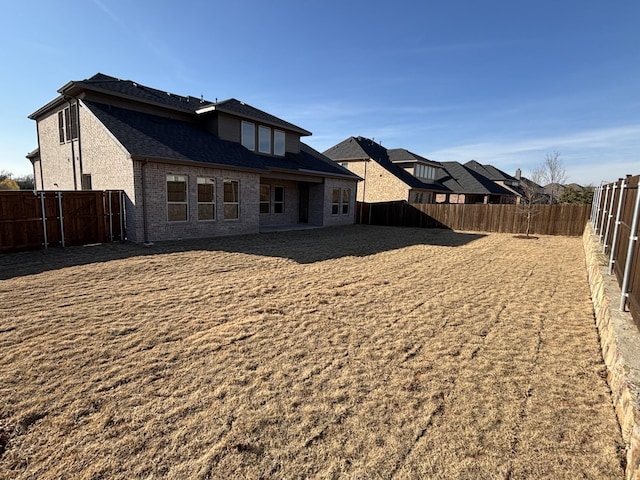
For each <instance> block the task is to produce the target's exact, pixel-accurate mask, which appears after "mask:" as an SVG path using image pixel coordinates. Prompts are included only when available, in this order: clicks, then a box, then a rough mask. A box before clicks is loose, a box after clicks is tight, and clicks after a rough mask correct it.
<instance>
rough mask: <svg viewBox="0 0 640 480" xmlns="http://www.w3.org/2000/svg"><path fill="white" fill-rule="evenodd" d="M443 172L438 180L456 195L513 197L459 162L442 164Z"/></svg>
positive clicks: (507, 191)
mask: <svg viewBox="0 0 640 480" xmlns="http://www.w3.org/2000/svg"><path fill="white" fill-rule="evenodd" d="M442 167H443V170H441V171H440V175H439V176H438V177H437V178H436V180H437V181H439V182H440V183H442V184H443V185H445V186H446V187H447V188H448V189H449V190H451V191H452V192H454V193H466V194H472V195H513V192H510V191H509V190H507V189H506V188H503V187H501V186H500V185H498V184H497V183H495V182H493V181H492V180H490V179H489V178H487V177H485V176H484V175H483V174H481V173H478V172H477V171H475V170H474V169H472V168H468V167H466V166H465V165H462V164H461V163H459V162H442Z"/></svg>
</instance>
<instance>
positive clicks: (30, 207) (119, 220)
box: [0, 190, 125, 253]
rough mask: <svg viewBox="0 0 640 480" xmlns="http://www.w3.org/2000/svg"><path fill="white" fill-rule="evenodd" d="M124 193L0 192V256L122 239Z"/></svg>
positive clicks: (123, 232)
mask: <svg viewBox="0 0 640 480" xmlns="http://www.w3.org/2000/svg"><path fill="white" fill-rule="evenodd" d="M124 219H125V215H124V193H123V192H122V191H120V190H106V191H95V190H90V191H40V192H30V191H29V192H26V191H2V192H0V253H8V252H17V251H21V250H33V249H38V248H42V247H44V248H48V247H50V246H55V245H61V246H63V247H64V246H70V245H86V244H89V243H102V242H111V241H114V240H124V237H125V224H124Z"/></svg>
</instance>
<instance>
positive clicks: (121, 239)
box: [119, 192, 125, 242]
mask: <svg viewBox="0 0 640 480" xmlns="http://www.w3.org/2000/svg"><path fill="white" fill-rule="evenodd" d="M119 197H120V205H119V207H120V241H121V242H124V215H125V212H124V192H120V194H119Z"/></svg>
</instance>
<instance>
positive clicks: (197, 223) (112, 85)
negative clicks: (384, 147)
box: [28, 73, 359, 242]
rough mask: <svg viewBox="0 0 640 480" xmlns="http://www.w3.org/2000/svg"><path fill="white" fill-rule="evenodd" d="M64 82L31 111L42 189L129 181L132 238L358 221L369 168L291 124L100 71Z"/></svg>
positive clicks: (236, 104) (116, 185) (123, 186)
mask: <svg viewBox="0 0 640 480" xmlns="http://www.w3.org/2000/svg"><path fill="white" fill-rule="evenodd" d="M58 92H59V93H60V95H59V96H58V97H57V98H55V99H54V100H52V101H51V102H49V103H48V104H46V105H44V106H43V107H41V108H40V109H38V110H37V111H36V112H34V113H33V114H31V115H30V116H29V118H30V119H32V120H35V121H36V125H37V136H38V148H37V149H36V150H34V152H32V153H31V154H30V155H29V156H28V158H29V160H30V161H31V163H32V164H33V169H34V180H35V188H36V189H38V190H51V189H55V190H80V189H98V190H107V189H118V190H123V191H124V192H125V196H126V209H127V223H126V225H127V238H128V239H129V240H132V241H136V242H142V241H144V242H150V241H156V240H167V239H180V238H197V237H208V236H216V235H233V234H246V233H258V232H259V231H260V230H261V229H266V228H269V227H274V226H285V225H293V224H296V225H298V224H303V225H312V226H318V227H324V226H333V225H347V224H352V223H354V210H355V199H356V187H357V182H358V180H359V178H358V177H357V175H355V174H354V173H352V172H349V171H348V170H346V169H344V168H343V167H341V166H339V165H336V164H335V163H334V162H332V161H331V160H330V159H328V158H326V157H325V156H324V155H322V154H321V153H319V152H317V151H315V150H313V149H312V148H311V147H309V146H307V145H305V144H304V143H302V142H301V141H300V138H301V137H304V136H308V135H311V133H310V132H308V131H307V130H304V129H303V128H300V127H298V126H296V125H294V124H292V123H289V122H286V121H284V120H282V119H280V118H277V117H275V116H273V115H270V114H268V113H266V112H263V111H261V110H258V109H257V108H254V107H252V106H250V105H247V104H245V103H243V102H240V101H238V100H236V99H229V100H224V101H220V102H218V101H215V102H210V101H206V100H204V99H202V98H195V97H190V96H189V97H184V96H180V95H175V94H172V93H168V92H164V91H161V90H157V89H153V88H150V87H146V86H144V85H140V84H138V83H135V82H132V81H129V80H120V79H117V78H113V77H110V76H107V75H103V74H100V73H98V74H96V75H94V76H93V77H91V78H89V79H86V80H82V81H71V82H69V83H67V84H66V85H64V86H63V87H61V88H60V89H59V90H58Z"/></svg>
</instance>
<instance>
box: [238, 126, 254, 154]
mask: <svg viewBox="0 0 640 480" xmlns="http://www.w3.org/2000/svg"><path fill="white" fill-rule="evenodd" d="M240 133H241V143H242V146H243V147H245V148H247V149H249V150H251V151H255V149H256V124H255V123H251V122H242V131H241V132H240Z"/></svg>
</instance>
